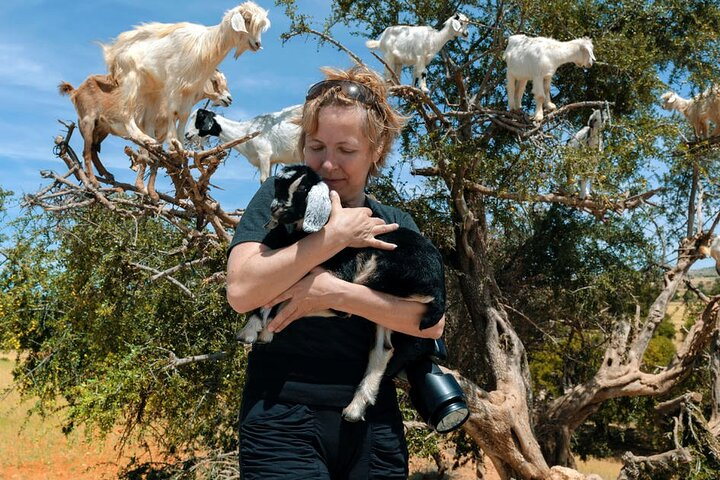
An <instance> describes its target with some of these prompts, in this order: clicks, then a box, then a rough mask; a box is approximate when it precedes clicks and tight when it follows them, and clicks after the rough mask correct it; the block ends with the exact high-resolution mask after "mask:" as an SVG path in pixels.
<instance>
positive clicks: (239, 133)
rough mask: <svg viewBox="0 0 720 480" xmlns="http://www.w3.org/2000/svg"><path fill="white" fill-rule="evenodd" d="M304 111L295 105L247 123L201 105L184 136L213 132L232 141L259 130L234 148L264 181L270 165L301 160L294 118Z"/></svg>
mask: <svg viewBox="0 0 720 480" xmlns="http://www.w3.org/2000/svg"><path fill="white" fill-rule="evenodd" d="M301 112H302V105H294V106H292V107H287V108H284V109H282V110H280V111H279V112H273V113H266V114H263V115H258V116H257V117H255V118H251V119H250V120H247V121H244V122H234V121H232V120H229V119H227V118H225V117H222V116H220V115H218V114H216V113H215V112H211V111H209V110H204V109H202V108H201V109H198V110H196V111H195V112H193V113H192V114H191V116H190V119H189V121H188V127H187V132H185V139H186V140H191V141H192V140H196V139H197V138H198V137H200V138H202V137H206V136H208V135H213V136H216V137H218V138H220V140H221V141H223V142H229V141H232V140H235V139H236V138H240V137H244V136H245V135H247V134H249V133H252V132H255V131H258V130H259V131H260V135H258V136H257V137H255V138H253V139H251V140H249V141H247V142H245V143H241V144H240V145H236V146H235V147H233V148H235V150H237V151H238V152H240V153H241V154H242V155H243V156H245V158H247V159H248V161H249V162H250V163H252V164H253V165H254V166H255V167H256V168H258V170H260V182H264V181H265V180H266V179H267V178H268V177H269V176H270V166H271V165H273V164H275V163H297V162H298V161H299V160H300V159H299V158H298V155H297V145H298V137H299V135H300V127H299V126H298V125H297V123H295V121H296V120H297V119H298V118H299V117H300V114H301Z"/></svg>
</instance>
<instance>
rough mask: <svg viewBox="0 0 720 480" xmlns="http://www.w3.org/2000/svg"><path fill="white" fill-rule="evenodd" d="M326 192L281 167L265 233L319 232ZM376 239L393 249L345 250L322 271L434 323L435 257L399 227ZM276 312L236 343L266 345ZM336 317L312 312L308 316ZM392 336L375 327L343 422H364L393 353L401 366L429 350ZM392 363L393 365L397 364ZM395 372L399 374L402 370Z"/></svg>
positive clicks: (438, 295) (300, 171)
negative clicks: (417, 308) (417, 306)
mask: <svg viewBox="0 0 720 480" xmlns="http://www.w3.org/2000/svg"><path fill="white" fill-rule="evenodd" d="M329 193H330V192H329V189H328V187H327V185H325V183H323V182H322V179H321V178H320V176H319V175H318V174H317V173H315V172H314V171H312V170H311V169H310V168H309V167H306V166H304V165H291V166H288V167H285V168H284V169H283V171H282V172H281V173H280V174H279V175H278V176H277V177H276V178H275V199H274V200H273V202H272V204H271V210H272V216H273V219H272V221H271V222H270V223H269V224H268V228H274V227H275V226H277V225H279V224H286V225H295V226H296V228H298V229H302V230H304V231H306V232H316V231H318V230H320V229H321V228H322V227H323V226H324V225H325V223H327V221H328V219H329V217H330V210H331V204H330V195H329ZM377 238H379V239H381V240H383V241H385V242H389V243H394V244H395V245H397V248H396V249H394V250H380V249H376V248H362V249H356V248H346V249H344V250H342V251H341V252H340V253H338V254H337V255H335V256H334V257H332V258H330V259H329V260H327V261H326V262H324V263H323V264H322V265H321V266H322V267H323V268H325V269H327V270H329V271H330V272H332V273H333V274H334V275H336V276H338V277H339V278H341V279H343V280H346V281H348V282H353V283H359V284H362V285H365V286H367V287H369V288H372V289H374V290H378V291H381V292H385V293H388V294H391V295H395V296H397V297H402V298H407V299H411V300H413V301H418V302H422V303H426V304H427V309H426V311H425V313H424V314H423V317H422V319H421V321H420V329H421V330H422V329H426V328H429V327H432V326H433V325H435V324H437V322H438V321H439V320H440V318H441V317H442V315H443V313H444V311H445V280H444V271H443V262H442V257H441V256H440V252H438V250H437V249H436V248H435V247H434V246H433V244H432V243H431V242H430V241H429V240H427V239H426V238H425V237H423V236H422V235H420V234H419V233H417V232H415V231H413V230H410V229H407V228H402V227H401V228H399V229H398V230H395V231H393V232H390V233H386V234H383V235H380V236H378V237H377ZM276 308H277V307H274V308H273V309H258V310H256V311H255V312H253V313H252V315H251V316H250V317H249V319H248V321H247V324H246V325H245V327H244V328H243V329H242V330H241V331H240V333H239V334H238V339H239V340H240V341H242V342H245V343H254V342H255V341H256V340H258V341H260V342H270V341H271V340H272V338H273V334H272V333H271V332H269V331H268V330H267V325H268V324H269V323H270V320H271V319H272V318H273V316H274V314H275V312H276ZM280 308H282V307H280ZM338 313H339V312H331V311H325V312H316V313H314V314H313V316H327V315H338ZM340 315H344V313H340ZM392 333H393V332H392V331H390V330H388V329H387V328H385V327H382V326H380V325H378V326H377V329H376V335H375V344H374V346H373V348H372V350H371V351H370V358H369V361H368V366H367V369H366V371H365V376H364V378H363V380H362V382H361V383H360V385H359V386H358V388H357V390H356V391H355V396H354V397H353V400H352V402H351V403H350V404H349V405H348V406H347V407H345V409H344V410H343V417H344V418H345V419H346V420H348V421H358V420H361V419H363V416H364V414H365V410H366V408H367V407H368V405H372V404H374V403H375V399H376V397H377V393H378V390H379V388H380V381H381V380H382V377H383V375H384V373H385V371H386V367H387V365H388V362H389V361H390V358H391V357H392V356H393V354H394V353H393V352H395V356H396V357H402V358H403V361H410V360H411V359H412V357H413V356H414V355H422V354H423V353H427V352H432V350H433V345H434V341H433V340H430V339H418V338H416V337H411V336H409V335H404V334H400V333H397V332H396V333H395V334H394V335H393V336H392V343H391V338H390V336H391V334H392ZM396 360H397V358H396ZM393 363H394V364H395V365H397V363H396V362H393ZM397 369H398V370H399V369H401V365H400V368H397Z"/></svg>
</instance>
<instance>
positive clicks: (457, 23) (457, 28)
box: [450, 18, 462, 32]
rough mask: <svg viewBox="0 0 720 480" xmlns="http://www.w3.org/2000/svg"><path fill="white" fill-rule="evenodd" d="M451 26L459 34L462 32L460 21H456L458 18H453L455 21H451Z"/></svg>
mask: <svg viewBox="0 0 720 480" xmlns="http://www.w3.org/2000/svg"><path fill="white" fill-rule="evenodd" d="M450 26H451V27H452V29H453V30H455V31H456V32H459V31H460V30H462V25H461V24H460V20H458V19H456V18H453V19H452V20H451V21H450Z"/></svg>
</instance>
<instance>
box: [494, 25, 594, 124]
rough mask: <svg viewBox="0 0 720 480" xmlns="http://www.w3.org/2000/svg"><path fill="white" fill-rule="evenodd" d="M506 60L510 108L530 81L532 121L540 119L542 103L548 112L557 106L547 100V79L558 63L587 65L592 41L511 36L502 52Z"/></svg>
mask: <svg viewBox="0 0 720 480" xmlns="http://www.w3.org/2000/svg"><path fill="white" fill-rule="evenodd" d="M503 59H504V60H505V62H506V63H507V95H508V107H509V108H510V110H519V109H520V108H521V106H522V96H523V93H524V92H525V86H526V85H527V82H528V81H531V80H532V83H533V86H532V92H533V95H534V97H535V116H534V120H535V121H536V122H541V121H542V119H543V106H545V107H546V108H547V109H548V110H549V111H552V110H555V109H556V108H557V107H556V105H555V104H554V103H552V101H551V99H550V81H551V80H552V76H553V75H554V74H555V71H556V70H557V69H558V68H559V67H560V65H563V64H566V63H570V62H573V63H574V64H575V65H577V66H578V67H585V68H590V67H592V64H593V62H594V61H595V55H594V54H593V44H592V40H590V39H589V38H576V39H575V40H570V41H567V42H560V41H557V40H553V39H552V38H545V37H535V38H531V37H527V36H525V35H513V36H511V37H510V38H509V39H508V45H507V48H506V49H505V52H504V53H503Z"/></svg>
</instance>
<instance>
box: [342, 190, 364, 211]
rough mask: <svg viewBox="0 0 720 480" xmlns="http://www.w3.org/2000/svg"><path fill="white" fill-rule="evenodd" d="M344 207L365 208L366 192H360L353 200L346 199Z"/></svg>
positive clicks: (343, 203)
mask: <svg viewBox="0 0 720 480" xmlns="http://www.w3.org/2000/svg"><path fill="white" fill-rule="evenodd" d="M342 205H343V207H346V208H348V207H350V208H354V207H364V206H365V192H364V191H363V192H360V193H359V194H357V195H355V196H354V197H353V198H349V199H346V200H344V201H343V202H342Z"/></svg>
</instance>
